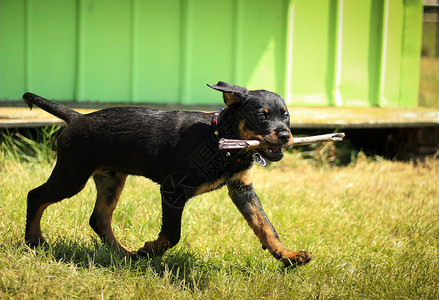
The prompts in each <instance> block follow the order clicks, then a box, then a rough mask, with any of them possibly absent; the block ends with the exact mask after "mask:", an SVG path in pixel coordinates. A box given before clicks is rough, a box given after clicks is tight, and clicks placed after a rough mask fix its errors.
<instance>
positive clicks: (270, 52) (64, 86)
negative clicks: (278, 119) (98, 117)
mask: <svg viewBox="0 0 439 300" xmlns="http://www.w3.org/2000/svg"><path fill="white" fill-rule="evenodd" d="M421 22H422V1H421V0H382V1H378V0H361V1H353V0H331V1H327V0H314V1H309V0H270V1H269V0H224V1H221V2H214V1H205V0H163V1H150V0H129V1H118V0H64V1H57V0H26V1H25V0H0V99H19V98H20V95H21V94H22V93H23V92H24V91H25V90H32V91H33V92H36V93H40V94H42V95H45V96H47V97H49V98H56V99H59V100H72V99H74V100H77V101H82V102H83V101H92V102H95V101H102V102H144V103H182V104H220V103H221V98H220V97H218V93H217V92H215V91H212V90H211V89H208V88H207V87H206V86H205V83H215V82H217V81H218V80H224V81H229V82H233V83H236V84H240V85H245V86H247V87H249V88H251V89H254V88H265V89H269V90H273V91H276V92H278V93H279V94H281V95H283V96H285V97H286V99H287V101H288V103H290V104H294V105H303V106H390V107H394V106H416V105H417V91H418V81H419V59H420V57H419V56H420V37H421V26H420V25H421Z"/></svg>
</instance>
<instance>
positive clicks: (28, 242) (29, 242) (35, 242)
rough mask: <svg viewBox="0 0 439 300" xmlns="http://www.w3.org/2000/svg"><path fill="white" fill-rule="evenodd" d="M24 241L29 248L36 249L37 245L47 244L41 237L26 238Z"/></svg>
mask: <svg viewBox="0 0 439 300" xmlns="http://www.w3.org/2000/svg"><path fill="white" fill-rule="evenodd" d="M25 242H26V245H27V246H28V247H29V248H31V249H36V248H39V247H44V246H48V245H49V244H48V243H47V242H46V240H45V239H44V238H43V237H40V238H38V239H32V240H28V239H26V240H25Z"/></svg>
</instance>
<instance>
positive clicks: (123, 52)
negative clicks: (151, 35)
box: [77, 0, 133, 102]
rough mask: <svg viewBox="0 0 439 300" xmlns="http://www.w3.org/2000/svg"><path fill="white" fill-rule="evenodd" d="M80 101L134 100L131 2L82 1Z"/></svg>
mask: <svg viewBox="0 0 439 300" xmlns="http://www.w3.org/2000/svg"><path fill="white" fill-rule="evenodd" d="M79 3H80V4H79V74H78V86H77V100H78V101H92V102H94V101H106V102H113V101H114V102H123V101H127V100H128V101H129V100H130V99H131V81H132V78H131V76H132V70H131V68H132V51H131V48H132V42H133V40H132V24H131V20H132V13H133V10H132V7H131V1H119V0H80V1H79Z"/></svg>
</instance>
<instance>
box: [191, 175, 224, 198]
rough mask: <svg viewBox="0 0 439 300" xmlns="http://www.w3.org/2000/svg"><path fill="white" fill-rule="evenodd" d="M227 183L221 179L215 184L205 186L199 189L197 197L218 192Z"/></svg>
mask: <svg viewBox="0 0 439 300" xmlns="http://www.w3.org/2000/svg"><path fill="white" fill-rule="evenodd" d="M225 182H226V180H225V178H220V179H218V180H216V181H214V182H211V183H206V184H203V185H201V186H199V187H198V188H197V191H196V192H195V195H196V196H197V195H201V194H204V193H207V192H210V191H213V190H216V189H217V188H219V187H220V186H222V185H224V183H225Z"/></svg>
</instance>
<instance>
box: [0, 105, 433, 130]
mask: <svg viewBox="0 0 439 300" xmlns="http://www.w3.org/2000/svg"><path fill="white" fill-rule="evenodd" d="M77 111H79V112H81V113H84V114H87V113H90V112H93V111H95V109H78V110H77ZM289 111H290V114H291V128H309V129H312V128H316V129H317V128H319V129H320V128H321V129H323V128H392V127H394V128H404V127H435V126H439V109H432V108H422V107H416V108H345V107H342V108H336V107H290V108H289ZM52 125H65V122H64V121H62V120H60V119H58V118H56V117H54V116H52V115H50V114H48V113H46V112H45V111H43V110H41V109H39V108H34V109H33V110H29V108H24V107H0V128H30V127H45V126H52Z"/></svg>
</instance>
